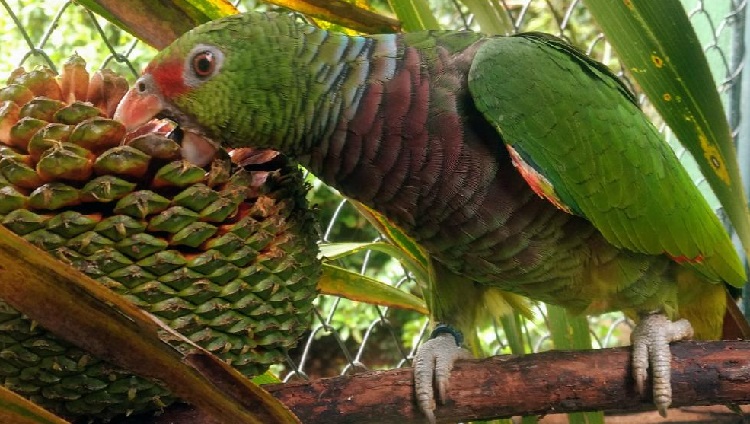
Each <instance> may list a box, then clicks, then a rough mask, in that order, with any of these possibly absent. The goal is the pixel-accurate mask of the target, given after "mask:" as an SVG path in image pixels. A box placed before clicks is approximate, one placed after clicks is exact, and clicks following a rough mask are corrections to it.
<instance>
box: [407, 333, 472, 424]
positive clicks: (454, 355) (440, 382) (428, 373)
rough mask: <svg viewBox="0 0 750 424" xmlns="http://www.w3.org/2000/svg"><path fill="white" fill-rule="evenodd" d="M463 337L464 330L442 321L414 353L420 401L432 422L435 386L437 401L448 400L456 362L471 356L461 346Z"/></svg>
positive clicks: (417, 392)
mask: <svg viewBox="0 0 750 424" xmlns="http://www.w3.org/2000/svg"><path fill="white" fill-rule="evenodd" d="M462 340H463V337H462V336H461V333H459V332H457V331H456V330H454V329H453V328H451V327H449V326H447V325H442V324H441V325H438V326H437V327H436V328H435V330H434V331H433V332H432V335H431V338H430V340H428V341H427V342H425V343H424V344H423V345H422V346H420V347H419V349H418V350H417V353H416V355H415V356H414V389H415V392H416V395H417V403H418V405H419V409H420V410H421V411H422V413H423V414H424V415H425V416H426V417H427V419H428V420H429V422H430V423H431V424H435V412H434V411H435V407H436V402H435V387H437V401H438V402H440V403H443V402H444V401H445V400H446V396H447V392H448V380H449V378H450V372H451V369H453V363H454V362H456V360H458V359H468V358H472V355H471V353H469V351H468V350H466V349H464V348H462V347H461V346H460V345H461V342H462Z"/></svg>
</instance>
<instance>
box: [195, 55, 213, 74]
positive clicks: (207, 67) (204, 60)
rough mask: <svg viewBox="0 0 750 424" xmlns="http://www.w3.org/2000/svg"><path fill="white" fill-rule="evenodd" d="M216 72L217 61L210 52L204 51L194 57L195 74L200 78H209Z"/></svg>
mask: <svg viewBox="0 0 750 424" xmlns="http://www.w3.org/2000/svg"><path fill="white" fill-rule="evenodd" d="M215 70H216V59H215V58H214V54H213V53H211V52H209V51H202V52H200V53H198V54H196V55H195V56H193V72H195V75H196V76H197V77H198V78H208V77H210V76H211V75H212V74H213V73H214V71H215Z"/></svg>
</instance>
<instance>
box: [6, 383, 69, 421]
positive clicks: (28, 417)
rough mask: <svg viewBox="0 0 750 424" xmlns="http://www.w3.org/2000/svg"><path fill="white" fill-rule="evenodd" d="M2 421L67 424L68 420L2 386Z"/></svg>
mask: <svg viewBox="0 0 750 424" xmlns="http://www.w3.org/2000/svg"><path fill="white" fill-rule="evenodd" d="M0 423H13V424H67V423H68V422H67V421H65V420H63V419H62V418H59V417H56V416H55V415H53V414H52V413H50V412H48V411H47V410H45V409H42V408H41V407H39V406H37V405H36V404H34V403H32V402H30V401H28V400H26V399H25V398H22V397H21V396H19V395H17V394H15V393H13V392H11V391H10V390H8V389H6V388H5V387H2V386H0Z"/></svg>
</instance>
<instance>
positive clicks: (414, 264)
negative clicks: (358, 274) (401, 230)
mask: <svg viewBox="0 0 750 424" xmlns="http://www.w3.org/2000/svg"><path fill="white" fill-rule="evenodd" d="M366 250H376V251H378V252H382V253H385V254H386V255H388V256H390V257H392V258H394V259H396V260H398V261H400V262H401V264H402V265H404V267H406V269H407V270H408V271H409V272H411V273H412V274H413V275H414V277H415V278H416V279H417V280H418V281H421V282H425V281H427V278H428V277H427V275H428V274H427V268H426V267H425V266H424V264H422V263H420V262H419V261H416V260H414V257H413V256H411V255H410V254H409V253H408V252H406V251H405V250H403V249H401V248H400V247H399V246H398V245H396V244H391V243H382V242H376V243H330V244H323V245H321V246H320V254H321V256H323V257H324V258H327V259H338V258H342V257H344V256H348V255H352V254H355V253H358V252H363V251H366Z"/></svg>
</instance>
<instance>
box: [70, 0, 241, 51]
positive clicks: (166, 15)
mask: <svg viewBox="0 0 750 424" xmlns="http://www.w3.org/2000/svg"><path fill="white" fill-rule="evenodd" d="M77 2H78V3H80V4H82V5H83V6H85V7H87V8H88V9H90V10H92V11H93V12H95V13H97V14H99V15H101V16H103V17H104V18H105V19H107V20H108V21H110V22H112V23H113V24H115V25H117V26H119V27H120V28H123V29H124V30H126V31H128V32H130V33H131V34H133V35H134V36H136V37H138V38H139V39H141V40H143V41H144V42H146V43H148V44H150V45H151V46H153V47H156V48H157V49H162V48H164V47H166V46H168V45H169V44H170V43H171V42H172V41H174V40H175V38H177V37H179V36H180V35H182V34H184V33H185V32H187V31H189V30H190V29H192V28H194V27H196V26H198V25H200V24H202V23H205V22H208V21H210V20H213V19H218V18H221V17H224V16H228V15H231V14H234V13H237V9H236V8H235V7H234V6H232V4H231V3H229V2H228V1H227V0H182V1H171V0H128V1H122V0H77Z"/></svg>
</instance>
